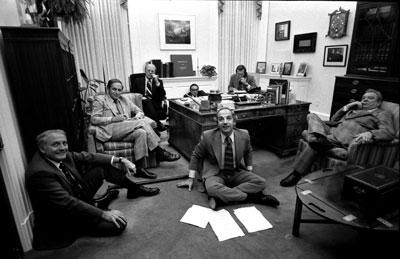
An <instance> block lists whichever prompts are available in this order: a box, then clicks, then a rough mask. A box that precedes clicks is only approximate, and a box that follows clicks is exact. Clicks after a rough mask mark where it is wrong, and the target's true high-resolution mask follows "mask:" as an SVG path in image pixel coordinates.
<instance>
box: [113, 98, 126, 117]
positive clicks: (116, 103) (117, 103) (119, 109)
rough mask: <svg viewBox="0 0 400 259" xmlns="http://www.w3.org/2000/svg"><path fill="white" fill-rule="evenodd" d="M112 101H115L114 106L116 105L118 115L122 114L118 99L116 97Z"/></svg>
mask: <svg viewBox="0 0 400 259" xmlns="http://www.w3.org/2000/svg"><path fill="white" fill-rule="evenodd" d="M114 103H115V106H117V111H118V114H119V115H121V114H124V112H123V110H122V106H121V103H120V102H119V100H118V99H116V100H114Z"/></svg>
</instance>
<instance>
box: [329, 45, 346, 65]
mask: <svg viewBox="0 0 400 259" xmlns="http://www.w3.org/2000/svg"><path fill="white" fill-rule="evenodd" d="M347 48H348V45H331V46H325V51H324V62H323V65H324V67H345V66H346V60H347Z"/></svg>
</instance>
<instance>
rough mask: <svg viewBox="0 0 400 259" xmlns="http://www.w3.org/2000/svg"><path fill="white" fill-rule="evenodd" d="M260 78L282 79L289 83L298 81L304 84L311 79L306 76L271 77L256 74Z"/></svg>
mask: <svg viewBox="0 0 400 259" xmlns="http://www.w3.org/2000/svg"><path fill="white" fill-rule="evenodd" d="M258 75H259V76H260V78H266V79H271V78H272V79H284V80H289V81H291V82H293V81H299V82H305V81H310V80H311V77H308V76H286V75H282V76H281V75H272V74H258Z"/></svg>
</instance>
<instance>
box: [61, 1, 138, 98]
mask: <svg viewBox="0 0 400 259" xmlns="http://www.w3.org/2000/svg"><path fill="white" fill-rule="evenodd" d="M121 4H122V5H121ZM88 10H89V17H88V19H86V20H85V21H84V22H83V23H82V24H74V23H70V24H63V25H62V30H63V32H64V34H65V35H66V36H67V37H68V38H69V39H70V40H71V41H72V43H73V45H74V56H75V63H76V66H77V72H78V78H79V79H80V80H79V81H80V82H81V84H82V86H83V87H85V86H86V85H85V81H84V80H82V79H81V78H80V73H79V70H80V69H82V70H84V72H85V74H86V75H87V77H88V78H89V79H98V80H102V81H103V80H104V79H105V81H106V82H107V81H108V80H109V79H111V78H118V79H120V80H121V81H122V83H123V84H124V87H125V88H124V90H128V89H129V81H128V77H129V75H130V74H131V73H132V57H131V50H130V42H129V24H128V12H127V9H126V8H124V5H123V2H121V1H120V0H96V1H92V2H91V4H90V5H89V6H88ZM99 90H100V91H101V92H103V91H104V85H102V84H101V85H100V89H99Z"/></svg>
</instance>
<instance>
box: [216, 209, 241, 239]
mask: <svg viewBox="0 0 400 259" xmlns="http://www.w3.org/2000/svg"><path fill="white" fill-rule="evenodd" d="M209 222H210V225H211V228H212V229H213V230H214V233H215V235H216V236H217V238H218V240H219V241H224V240H227V239H230V238H234V237H239V236H244V233H243V231H242V229H241V228H240V227H239V225H238V224H237V223H236V222H235V220H234V219H233V218H232V216H231V214H230V213H229V212H228V211H227V210H219V211H212V214H211V216H210V218H209Z"/></svg>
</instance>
